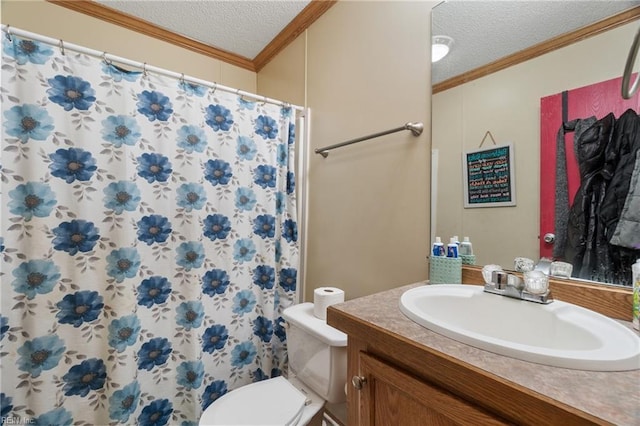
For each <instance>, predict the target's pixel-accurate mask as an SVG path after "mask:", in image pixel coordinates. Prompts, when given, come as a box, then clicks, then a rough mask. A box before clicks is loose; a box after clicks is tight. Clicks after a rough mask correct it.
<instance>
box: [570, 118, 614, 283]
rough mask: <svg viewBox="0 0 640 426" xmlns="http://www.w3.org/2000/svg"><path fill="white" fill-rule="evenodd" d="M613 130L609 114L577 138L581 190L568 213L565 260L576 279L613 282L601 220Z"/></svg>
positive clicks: (607, 245)
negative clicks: (606, 164) (600, 211)
mask: <svg viewBox="0 0 640 426" xmlns="http://www.w3.org/2000/svg"><path fill="white" fill-rule="evenodd" d="M614 127H615V117H614V115H613V114H608V115H607V116H605V117H604V118H602V119H600V120H598V121H596V122H595V123H594V124H593V125H591V126H590V127H589V128H588V129H586V130H585V131H584V132H582V134H580V135H579V137H577V138H574V148H575V151H576V158H577V160H578V168H579V171H580V187H579V188H578V191H577V193H576V196H575V198H574V201H573V204H572V206H571V209H570V210H569V219H568V229H567V248H566V251H565V258H566V259H567V260H568V261H569V262H571V263H572V264H573V276H574V277H577V278H583V279H588V280H595V281H602V282H614V281H613V280H614V276H613V275H612V273H611V272H612V271H611V260H610V256H609V243H608V241H607V238H606V236H605V232H604V227H603V225H602V223H601V220H600V218H599V209H600V205H601V204H602V200H603V199H604V197H605V194H606V190H607V186H608V183H609V179H610V178H609V177H608V175H605V174H604V173H603V172H604V168H605V158H609V157H610V156H611V153H610V152H609V151H608V150H609V149H611V144H610V142H611V139H612V138H613V133H614Z"/></svg>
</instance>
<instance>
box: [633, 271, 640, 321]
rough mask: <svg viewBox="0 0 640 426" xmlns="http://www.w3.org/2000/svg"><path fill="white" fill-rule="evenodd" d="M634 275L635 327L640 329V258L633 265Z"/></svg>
mask: <svg viewBox="0 0 640 426" xmlns="http://www.w3.org/2000/svg"><path fill="white" fill-rule="evenodd" d="M631 272H632V275H633V319H632V322H633V328H635V329H636V330H640V318H639V317H640V259H638V260H637V261H636V263H634V264H633V265H632V266H631Z"/></svg>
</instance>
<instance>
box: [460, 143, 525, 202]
mask: <svg viewBox="0 0 640 426" xmlns="http://www.w3.org/2000/svg"><path fill="white" fill-rule="evenodd" d="M462 173H463V175H464V179H463V184H464V207H465V208H472V207H505V206H515V205H516V192H515V171H514V162H513V145H512V144H506V145H502V146H494V147H491V148H487V149H482V150H477V151H467V152H465V153H464V154H463V157H462Z"/></svg>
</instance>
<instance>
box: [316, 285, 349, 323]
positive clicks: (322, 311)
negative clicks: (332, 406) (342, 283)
mask: <svg viewBox="0 0 640 426" xmlns="http://www.w3.org/2000/svg"><path fill="white" fill-rule="evenodd" d="M342 302H344V291H343V290H341V289H339V288H336V287H318V288H316V289H315V290H314V291H313V314H314V315H315V316H316V317H318V318H320V319H321V320H326V319H327V308H328V307H329V306H331V305H335V304H336V303H342Z"/></svg>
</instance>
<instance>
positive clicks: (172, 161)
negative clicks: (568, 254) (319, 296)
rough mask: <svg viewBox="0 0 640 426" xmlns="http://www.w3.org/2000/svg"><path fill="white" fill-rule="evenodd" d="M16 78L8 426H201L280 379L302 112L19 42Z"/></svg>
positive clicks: (8, 257) (8, 243) (7, 129)
mask: <svg viewBox="0 0 640 426" xmlns="http://www.w3.org/2000/svg"><path fill="white" fill-rule="evenodd" d="M3 39H4V37H3ZM2 64H3V66H2V89H1V100H2V124H3V127H2V132H3V133H2V150H1V155H2V157H1V162H2V186H1V189H2V191H1V204H2V207H1V208H2V216H1V223H2V228H1V229H2V232H3V235H2V236H1V239H0V249H1V250H2V252H1V253H0V255H1V257H2V264H1V267H2V269H0V271H1V272H0V274H1V277H0V278H1V283H2V313H1V317H0V321H1V322H0V329H1V332H2V334H1V336H0V337H1V357H2V358H1V359H2V366H1V373H2V393H1V399H2V418H3V424H5V423H7V422H14V423H15V422H16V421H22V422H23V423H24V422H32V423H37V424H55V425H70V424H80V425H82V424H84V425H97V424H141V425H164V424H181V425H193V424H197V420H198V418H199V417H200V414H201V412H202V410H203V409H204V408H206V407H207V406H208V405H209V404H210V403H211V402H212V401H214V400H215V399H217V398H218V397H220V396H222V395H223V394H225V393H226V392H228V391H229V390H231V389H234V388H236V387H239V386H241V385H244V384H247V383H250V382H252V381H258V380H263V379H266V378H268V377H273V376H277V375H279V374H280V373H281V371H282V370H283V369H284V368H285V361H286V357H285V350H286V341H285V332H284V328H283V323H284V321H283V319H282V316H281V314H282V311H283V309H285V308H286V307H288V306H290V305H292V304H293V303H294V302H295V291H296V281H297V269H298V262H299V248H298V241H297V240H298V235H297V226H296V216H295V207H296V200H295V193H294V173H293V170H294V167H293V166H294V143H293V141H294V117H293V116H294V113H293V111H292V110H291V109H290V108H283V107H280V106H276V105H271V104H263V103H260V102H251V101H248V100H245V99H243V98H242V97H239V96H237V95H236V94H231V93H228V92H223V91H221V90H219V91H216V90H215V88H210V87H202V86H199V85H194V84H190V83H188V82H186V81H180V80H174V79H171V78H168V77H161V76H157V75H153V74H147V73H141V72H132V71H126V70H123V69H121V68H119V67H117V66H116V65H114V64H112V63H108V62H105V61H103V60H100V59H99V58H93V57H90V56H87V55H84V54H79V53H77V52H71V51H68V50H67V52H64V53H63V52H61V51H60V49H59V48H58V47H54V46H49V45H46V44H44V43H40V42H36V41H30V40H26V39H21V38H18V37H12V40H6V39H5V40H4V42H3V57H2Z"/></svg>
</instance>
